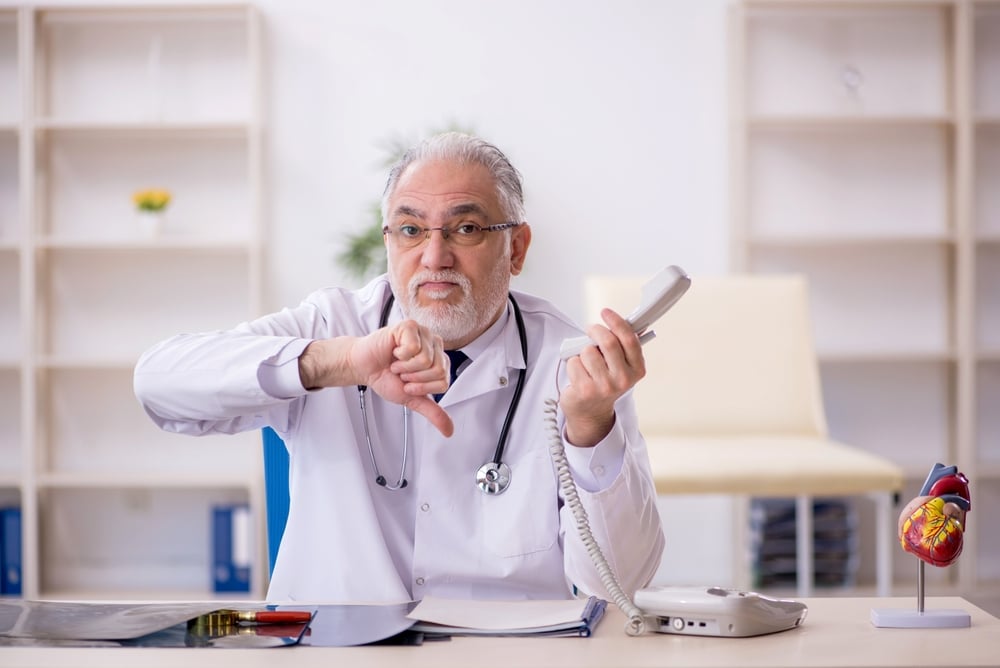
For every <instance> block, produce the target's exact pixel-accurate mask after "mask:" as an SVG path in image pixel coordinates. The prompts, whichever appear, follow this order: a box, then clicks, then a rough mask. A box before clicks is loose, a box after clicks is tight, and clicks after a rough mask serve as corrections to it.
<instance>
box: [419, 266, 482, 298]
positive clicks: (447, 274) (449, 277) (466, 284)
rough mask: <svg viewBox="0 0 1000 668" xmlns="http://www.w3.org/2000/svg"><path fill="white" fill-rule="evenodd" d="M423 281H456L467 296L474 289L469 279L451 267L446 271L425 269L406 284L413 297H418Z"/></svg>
mask: <svg viewBox="0 0 1000 668" xmlns="http://www.w3.org/2000/svg"><path fill="white" fill-rule="evenodd" d="M423 283H454V284H456V285H457V286H458V287H460V288H461V289H462V293H463V294H464V295H466V296H468V294H469V293H470V291H471V290H472V283H471V282H470V281H469V279H468V278H467V277H465V276H463V275H462V274H460V273H458V272H457V271H452V270H449V269H446V270H444V271H424V272H421V273H419V274H415V275H414V276H413V277H412V278H410V281H409V284H408V285H407V286H406V288H407V292H409V294H410V297H411V298H413V299H416V297H417V291H418V290H419V289H420V286H421V285H422V284H423Z"/></svg>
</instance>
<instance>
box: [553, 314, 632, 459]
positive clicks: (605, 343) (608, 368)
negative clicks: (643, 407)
mask: <svg viewBox="0 0 1000 668" xmlns="http://www.w3.org/2000/svg"><path fill="white" fill-rule="evenodd" d="M601 318H602V319H603V320H604V323H605V325H606V326H604V325H599V324H594V325H591V326H590V327H589V328H588V329H587V335H588V336H589V337H590V338H591V340H593V341H594V344H595V345H590V346H587V347H586V348H584V349H583V351H582V352H581V353H580V354H579V355H577V356H576V357H571V358H570V359H569V360H567V362H566V374H567V377H568V378H569V385H568V386H567V387H566V388H565V389H564V390H563V392H562V396H561V398H560V400H559V405H560V407H561V408H562V411H563V415H565V416H566V438H567V440H568V441H569V442H570V443H571V444H573V445H576V446H579V447H593V446H595V445H597V444H598V443H600V442H601V440H603V439H604V437H605V436H607V435H608V434H609V433H610V432H611V428H612V427H613V426H614V424H615V402H616V401H618V399H619V398H620V397H621V396H622V395H623V394H625V393H626V392H628V391H629V390H630V389H632V388H633V387H635V384H636V383H638V382H639V381H640V380H642V378H643V377H644V376H645V375H646V360H645V358H644V357H643V354H642V344H640V343H639V337H638V336H636V334H635V332H633V331H632V327H631V325H629V323H628V321H626V320H625V318H623V317H622V316H620V315H618V314H617V313H615V312H614V311H612V310H611V309H604V310H602V311H601Z"/></svg>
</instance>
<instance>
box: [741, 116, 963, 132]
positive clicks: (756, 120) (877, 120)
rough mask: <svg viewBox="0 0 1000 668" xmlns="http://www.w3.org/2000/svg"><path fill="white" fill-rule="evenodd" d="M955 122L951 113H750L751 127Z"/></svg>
mask: <svg viewBox="0 0 1000 668" xmlns="http://www.w3.org/2000/svg"><path fill="white" fill-rule="evenodd" d="M954 124H955V119H954V117H953V116H951V115H949V114H935V115H919V116H909V115H892V116H875V115H869V116H863V115H860V114H855V115H848V114H793V113H788V114H772V113H768V114H751V115H750V116H749V117H748V118H747V127H748V128H749V129H750V130H757V129H761V130H772V129H774V130H786V129H787V130H797V129H803V130H811V129H816V130H824V129H837V128H865V127H871V128H878V127H941V126H945V127H948V126H951V125H954Z"/></svg>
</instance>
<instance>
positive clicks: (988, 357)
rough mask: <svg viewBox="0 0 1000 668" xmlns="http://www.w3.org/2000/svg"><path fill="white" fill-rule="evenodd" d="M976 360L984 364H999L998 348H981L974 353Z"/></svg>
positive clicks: (999, 354) (999, 351)
mask: <svg viewBox="0 0 1000 668" xmlns="http://www.w3.org/2000/svg"><path fill="white" fill-rule="evenodd" d="M976 359H977V360H978V361H980V362H984V363H986V364H994V363H996V362H1000V348H983V349H981V350H979V351H978V352H977V353H976Z"/></svg>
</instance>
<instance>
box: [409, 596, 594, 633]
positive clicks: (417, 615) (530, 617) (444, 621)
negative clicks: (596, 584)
mask: <svg viewBox="0 0 1000 668" xmlns="http://www.w3.org/2000/svg"><path fill="white" fill-rule="evenodd" d="M606 607H607V602H606V601H603V600H601V599H599V598H596V597H594V596H591V597H590V598H586V599H571V600H563V601H469V600H453V599H444V598H436V597H434V596H428V597H426V598H424V599H423V600H422V601H421V602H420V603H419V604H417V607H416V608H414V609H413V611H412V612H411V613H410V614H409V615H408V617H410V618H411V619H415V620H417V623H416V624H415V625H414V626H413V627H412V628H411V630H414V631H423V632H424V633H440V634H449V635H559V636H567V635H568V636H583V637H589V636H590V634H591V633H592V632H593V631H594V629H595V628H596V627H597V624H598V622H600V620H601V617H603V615H604V610H605V608H606Z"/></svg>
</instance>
